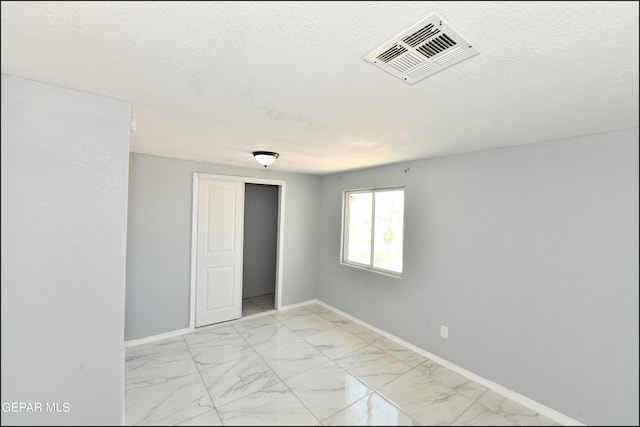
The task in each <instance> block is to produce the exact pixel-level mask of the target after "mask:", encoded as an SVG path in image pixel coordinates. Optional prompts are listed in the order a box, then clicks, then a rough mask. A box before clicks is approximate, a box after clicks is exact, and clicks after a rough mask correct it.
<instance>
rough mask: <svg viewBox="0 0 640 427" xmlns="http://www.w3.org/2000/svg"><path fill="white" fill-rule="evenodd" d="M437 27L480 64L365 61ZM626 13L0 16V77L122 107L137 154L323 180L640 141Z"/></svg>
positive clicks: (634, 32) (168, 10) (551, 6)
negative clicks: (431, 162)
mask: <svg viewBox="0 0 640 427" xmlns="http://www.w3.org/2000/svg"><path fill="white" fill-rule="evenodd" d="M431 11H436V12H438V13H439V14H440V15H441V16H442V17H443V18H444V19H446V20H447V21H448V22H449V23H450V24H451V25H453V26H454V27H455V28H456V29H457V30H458V31H459V32H460V33H461V34H462V35H463V36H464V37H466V38H467V39H469V40H470V41H471V42H472V43H474V45H475V46H476V47H477V48H478V49H479V50H480V54H479V55H477V56H475V57H473V58H470V59H468V60H467V61H464V62H462V63H460V64H457V65H455V66H453V67H451V68H449V69H447V70H445V71H442V72H441V73H438V74H436V75H434V76H432V77H429V78H427V79H425V80H423V81H421V82H419V83H416V84H415V85H407V84H405V83H404V82H402V81H401V80H398V79H397V78H395V77H393V76H391V75H389V74H387V73H385V72H383V71H381V70H379V69H377V68H376V67H374V66H373V65H371V64H369V63H367V62H365V61H364V59H363V58H364V56H365V55H367V54H368V53H369V52H371V50H373V49H374V48H376V47H378V46H379V45H381V44H382V43H384V42H386V41H388V40H389V39H391V37H393V36H395V35H396V34H398V33H400V32H401V31H403V30H404V29H405V28H407V27H409V26H411V25H413V24H415V23H416V22H417V21H418V20H420V19H422V18H424V17H425V16H426V15H427V14H428V13H429V12H431ZM638 33H639V30H638V2H635V1H634V2H612V1H606V2H590V1H589V2H573V1H572V2H475V1H474V2H457V1H456V2H364V1H357V2H186V1H182V2H86V3H85V2H2V72H3V73H6V74H12V75H16V76H21V77H26V78H31V79H35V80H39V81H44V82H49V83H53V84H56V85H60V86H64V87H69V88H74V89H80V90H85V91H88V92H93V93H98V94H102V95H108V96H113V97H117V98H122V99H126V100H129V101H131V102H132V105H133V107H132V115H133V116H134V117H135V118H136V119H137V131H136V132H135V133H134V134H132V137H131V151H134V152H141V153H150V154H155V155H160V156H168V157H177V158H184V159H192V160H202V161H209V162H214V163H221V164H228V165H236V166H245V167H251V168H255V167H260V166H259V165H258V164H257V163H256V162H255V161H254V159H253V158H252V156H251V154H250V153H251V152H252V151H254V150H273V151H278V152H280V154H281V156H280V159H279V160H278V161H277V162H276V163H275V164H274V165H272V166H270V169H276V170H282V171H294V172H306V173H313V174H324V173H329V172H335V171H341V170H347V169H354V168H362V167H367V166H373V165H380V164H385V163H391V162H397V161H403V160H411V159H418V158H426V157H432V156H438V155H443V154H450V153H460V152H465V151H473V150H480V149H486V148H491V147H499V146H505V145H515V144H523V143H529V142H535V141H542V140H548V139H554V138H563V137H568V136H575V135H582V134H587V133H593V132H600V131H606V130H612V129H621V128H629V127H636V126H638V115H639V111H638V92H639V87H638V81H639V74H638Z"/></svg>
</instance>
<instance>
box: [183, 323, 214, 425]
mask: <svg viewBox="0 0 640 427" xmlns="http://www.w3.org/2000/svg"><path fill="white" fill-rule="evenodd" d="M182 339H183V340H184V343H185V344H186V346H187V350H188V351H189V354H190V355H191V361H192V362H193V364H194V365H195V367H196V370H197V371H198V376H199V377H200V381H202V386H203V387H204V389H205V390H206V391H207V396H209V400H211V404H212V405H213V410H214V411H216V415H217V416H218V419H219V420H220V424H222V425H223V426H224V425H225V424H224V421H222V417H221V416H220V412H218V406H217V405H216V403H215V402H214V401H213V396H211V392H209V387H207V383H206V382H205V381H204V378H202V372H200V367H199V366H198V363H197V362H196V358H195V357H194V356H193V353H192V352H191V347H190V346H189V343H188V342H187V340H186V339H184V336H183V337H182ZM205 414H206V412H205ZM200 415H202V414H200ZM200 415H196V417H199V416H200ZM193 418H195V417H191V418H189V419H186V420H184V421H182V422H185V421H189V420H191V419H193ZM176 424H179V423H176Z"/></svg>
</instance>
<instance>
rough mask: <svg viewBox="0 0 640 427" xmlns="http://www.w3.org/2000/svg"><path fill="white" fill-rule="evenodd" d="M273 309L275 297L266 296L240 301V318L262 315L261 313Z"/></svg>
mask: <svg viewBox="0 0 640 427" xmlns="http://www.w3.org/2000/svg"><path fill="white" fill-rule="evenodd" d="M274 307H275V295H274V294H267V295H260V296H257V297H250V298H243V299H242V317H246V316H250V315H252V314H257V313H262V312H263V311H268V310H273V308H274Z"/></svg>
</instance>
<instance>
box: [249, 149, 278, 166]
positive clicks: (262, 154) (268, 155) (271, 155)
mask: <svg viewBox="0 0 640 427" xmlns="http://www.w3.org/2000/svg"><path fill="white" fill-rule="evenodd" d="M253 157H255V158H256V161H257V162H258V163H260V164H261V165H263V166H264V167H265V168H266V167H267V166H269V165H270V164H272V163H273V162H275V161H276V159H277V158H278V157H280V154H278V153H276V152H274V151H254V152H253Z"/></svg>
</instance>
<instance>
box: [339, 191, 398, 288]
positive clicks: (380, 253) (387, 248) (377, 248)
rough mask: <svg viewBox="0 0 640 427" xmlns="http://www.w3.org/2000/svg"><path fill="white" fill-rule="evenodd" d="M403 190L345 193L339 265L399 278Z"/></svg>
mask: <svg viewBox="0 0 640 427" xmlns="http://www.w3.org/2000/svg"><path fill="white" fill-rule="evenodd" d="M403 232H404V188H403V187H392V188H376V189H368V190H353V191H345V193H344V218H343V234H342V262H343V263H344V264H348V265H353V266H356V267H361V268H366V269H370V270H374V271H379V272H383V273H388V274H392V275H394V276H400V275H401V274H402V241H403V238H402V237H403Z"/></svg>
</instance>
